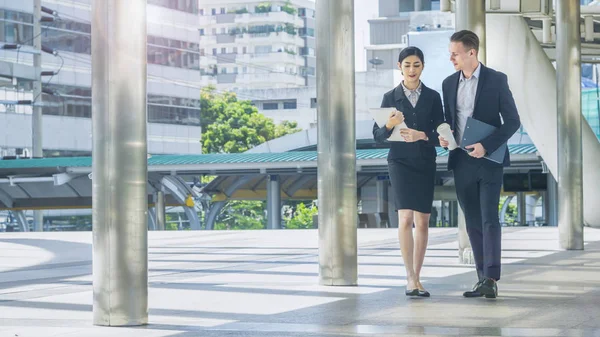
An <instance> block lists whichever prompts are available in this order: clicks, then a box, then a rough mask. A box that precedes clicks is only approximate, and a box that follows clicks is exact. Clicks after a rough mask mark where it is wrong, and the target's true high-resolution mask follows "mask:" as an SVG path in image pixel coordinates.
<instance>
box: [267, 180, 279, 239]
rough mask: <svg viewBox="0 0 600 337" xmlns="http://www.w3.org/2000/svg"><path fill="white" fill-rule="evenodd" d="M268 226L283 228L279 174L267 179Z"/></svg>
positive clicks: (270, 227) (269, 227)
mask: <svg viewBox="0 0 600 337" xmlns="http://www.w3.org/2000/svg"><path fill="white" fill-rule="evenodd" d="M267 228H268V229H280V228H281V186H280V183H279V176H278V175H270V176H269V177H268V179H267Z"/></svg>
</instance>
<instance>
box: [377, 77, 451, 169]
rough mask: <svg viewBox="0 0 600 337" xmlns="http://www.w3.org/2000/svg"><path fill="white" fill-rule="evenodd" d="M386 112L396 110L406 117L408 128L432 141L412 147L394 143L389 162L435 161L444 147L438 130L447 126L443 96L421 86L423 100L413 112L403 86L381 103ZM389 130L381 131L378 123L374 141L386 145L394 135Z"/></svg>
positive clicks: (394, 90)
mask: <svg viewBox="0 0 600 337" xmlns="http://www.w3.org/2000/svg"><path fill="white" fill-rule="evenodd" d="M381 107H382V108H396V110H398V111H402V113H403V114H404V122H405V123H406V126H407V127H409V128H411V129H415V130H419V131H423V132H425V134H426V135H427V137H428V138H429V140H427V141H422V140H420V141H417V142H412V143H406V142H390V143H391V145H390V152H389V153H388V160H394V159H399V158H416V157H432V158H435V157H436V155H437V152H436V151H435V147H436V146H439V145H440V141H439V139H438V134H437V132H436V128H437V127H438V125H440V124H441V123H443V122H444V112H443V110H442V99H441V97H440V94H439V93H438V92H437V91H435V90H433V89H430V88H428V87H426V86H425V84H423V83H421V96H419V100H418V101H417V105H416V106H415V107H414V108H413V106H412V104H411V103H410V102H409V100H408V98H407V97H406V95H405V94H404V89H403V88H402V84H400V85H398V86H397V87H396V88H394V89H392V90H390V91H388V92H387V93H385V94H384V95H383V101H382V102H381ZM393 130H394V129H392V130H390V131H388V130H387V129H386V128H385V127H382V128H380V127H379V126H377V123H375V124H374V125H373V138H374V139H375V140H376V141H377V142H378V143H383V142H384V141H385V140H386V139H387V138H388V137H389V136H391V134H392V131H393Z"/></svg>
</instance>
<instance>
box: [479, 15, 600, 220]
mask: <svg viewBox="0 0 600 337" xmlns="http://www.w3.org/2000/svg"><path fill="white" fill-rule="evenodd" d="M486 25H487V28H486V32H487V33H486V34H487V50H488V52H487V64H488V65H489V66H490V67H492V68H494V69H497V70H499V71H501V72H503V73H505V74H506V75H507V76H508V79H509V84H510V87H511V91H512V93H513V96H514V98H515V101H516V103H517V106H518V108H519V113H520V115H521V122H522V124H523V126H524V127H525V129H526V130H527V133H528V135H529V137H531V139H532V141H533V143H534V144H535V146H536V148H537V149H538V150H539V152H540V154H541V156H542V158H543V159H544V162H545V163H546V165H547V166H548V169H549V171H550V172H551V173H552V175H553V176H554V177H558V140H557V111H558V110H557V99H556V96H557V94H556V93H557V91H556V90H557V79H556V70H555V68H554V66H553V65H552V62H551V61H550V58H549V56H553V55H555V52H554V49H553V48H549V47H553V46H552V45H551V44H550V45H549V44H546V45H544V46H542V44H540V41H539V40H538V38H537V37H536V35H535V34H534V33H533V32H532V31H531V29H530V26H529V25H528V23H527V22H526V20H525V18H524V17H523V16H521V15H501V14H488V15H487V18H486ZM507 46H510V47H507ZM597 46H598V44H597V43H589V44H588V46H587V50H591V51H595V53H597ZM582 52H586V48H583V51H582ZM582 119H583V118H582ZM582 142H583V203H584V207H583V216H584V221H585V224H586V225H588V226H594V227H600V207H598V205H600V192H598V182H599V181H600V169H599V168H600V143H599V142H598V138H597V136H596V134H595V133H594V131H593V130H592V128H590V125H589V124H588V123H586V122H585V121H584V123H583V130H582Z"/></svg>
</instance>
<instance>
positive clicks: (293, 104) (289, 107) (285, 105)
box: [283, 101, 296, 110]
mask: <svg viewBox="0 0 600 337" xmlns="http://www.w3.org/2000/svg"><path fill="white" fill-rule="evenodd" d="M283 108H284V109H286V110H296V101H293V102H283Z"/></svg>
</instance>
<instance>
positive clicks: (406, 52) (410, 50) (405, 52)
mask: <svg viewBox="0 0 600 337" xmlns="http://www.w3.org/2000/svg"><path fill="white" fill-rule="evenodd" d="M413 55H415V56H416V57H418V58H419V59H421V63H423V64H425V56H423V51H421V49H419V48H417V47H406V48H404V49H402V51H401V52H400V55H398V62H400V63H402V61H404V59H405V58H407V57H409V56H413Z"/></svg>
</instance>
